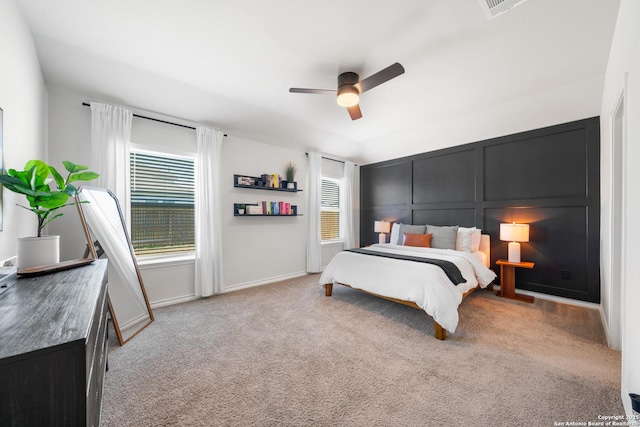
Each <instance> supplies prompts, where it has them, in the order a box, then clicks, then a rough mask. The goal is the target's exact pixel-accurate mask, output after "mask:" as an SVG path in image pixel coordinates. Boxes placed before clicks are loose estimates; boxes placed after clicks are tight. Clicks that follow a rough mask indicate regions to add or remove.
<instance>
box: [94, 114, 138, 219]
mask: <svg viewBox="0 0 640 427" xmlns="http://www.w3.org/2000/svg"><path fill="white" fill-rule="evenodd" d="M132 117H133V113H132V112H131V111H130V110H127V109H125V108H122V107H116V106H114V105H108V104H101V103H98V102H92V103H91V166H90V169H91V170H92V171H94V172H97V173H99V174H100V178H98V180H97V181H94V182H92V183H91V185H92V186H97V187H103V188H108V189H109V190H111V192H112V193H113V194H115V196H116V197H117V198H118V200H119V201H120V207H121V209H122V214H123V216H124V218H125V222H126V224H127V229H129V230H130V229H131V227H130V224H131V217H130V212H129V210H130V209H129V206H130V199H131V190H130V188H129V146H130V138H131V119H132Z"/></svg>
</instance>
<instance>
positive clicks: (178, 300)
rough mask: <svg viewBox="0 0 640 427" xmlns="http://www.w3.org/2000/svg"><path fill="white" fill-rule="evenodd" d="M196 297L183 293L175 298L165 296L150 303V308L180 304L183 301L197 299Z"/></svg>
mask: <svg viewBox="0 0 640 427" xmlns="http://www.w3.org/2000/svg"><path fill="white" fill-rule="evenodd" d="M197 299H198V297H197V296H195V295H185V296H181V297H175V298H166V299H162V300H159V301H155V302H152V303H151V308H152V309H156V308H160V307H166V306H168V305H174V304H181V303H183V302H189V301H194V300H197Z"/></svg>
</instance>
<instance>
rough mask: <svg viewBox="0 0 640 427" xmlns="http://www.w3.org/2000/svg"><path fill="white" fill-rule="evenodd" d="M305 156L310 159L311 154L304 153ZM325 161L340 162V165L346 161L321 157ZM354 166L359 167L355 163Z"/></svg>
mask: <svg viewBox="0 0 640 427" xmlns="http://www.w3.org/2000/svg"><path fill="white" fill-rule="evenodd" d="M304 155H305V156H307V157H309V153H304ZM320 157H322V158H323V159H325V160H331V161H332V162H338V163H344V160H338V159H332V158H330V157H324V156H320ZM353 165H354V166H358V165H356V164H355V163H354V164H353Z"/></svg>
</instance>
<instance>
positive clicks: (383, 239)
mask: <svg viewBox="0 0 640 427" xmlns="http://www.w3.org/2000/svg"><path fill="white" fill-rule="evenodd" d="M373 231H375V232H376V233H380V236H379V237H378V243H387V236H386V234H385V233H388V232H390V231H391V223H390V222H386V221H376V222H375V223H374V225H373Z"/></svg>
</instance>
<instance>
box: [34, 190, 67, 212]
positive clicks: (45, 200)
mask: <svg viewBox="0 0 640 427" xmlns="http://www.w3.org/2000/svg"><path fill="white" fill-rule="evenodd" d="M67 200H69V195H68V194H67V193H63V192H62V191H54V192H52V193H51V194H49V195H46V196H39V197H36V203H37V204H38V206H40V207H42V208H48V209H53V208H59V207H61V206H62V205H64V204H65V203H67Z"/></svg>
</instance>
